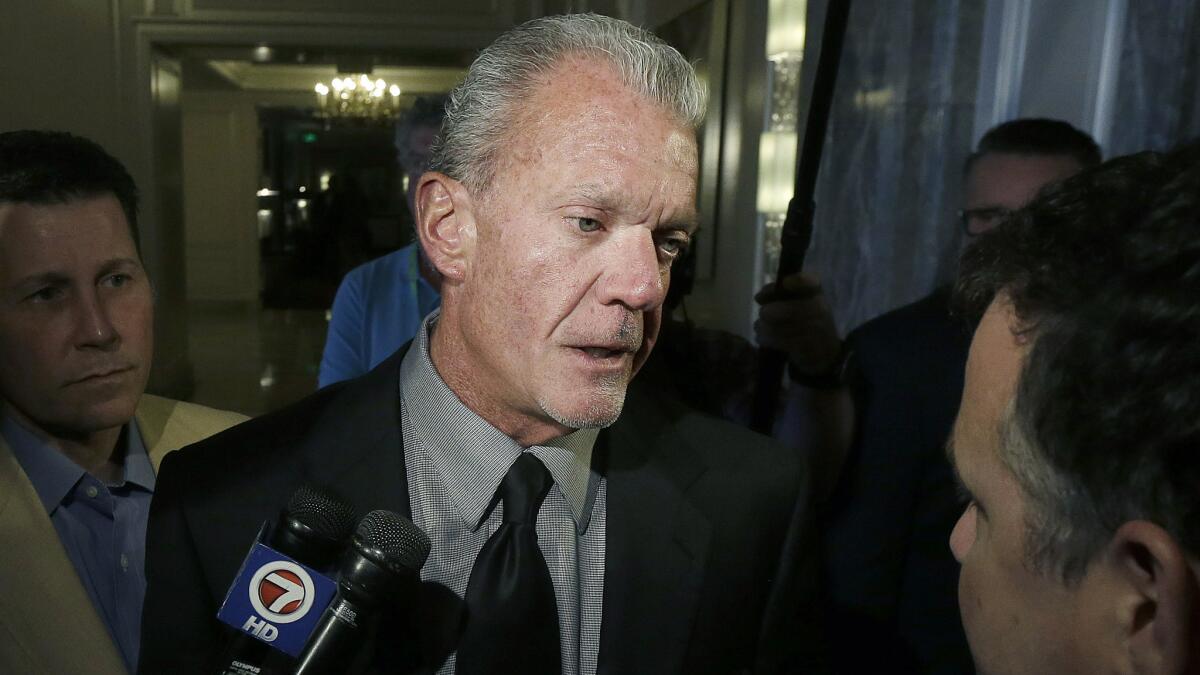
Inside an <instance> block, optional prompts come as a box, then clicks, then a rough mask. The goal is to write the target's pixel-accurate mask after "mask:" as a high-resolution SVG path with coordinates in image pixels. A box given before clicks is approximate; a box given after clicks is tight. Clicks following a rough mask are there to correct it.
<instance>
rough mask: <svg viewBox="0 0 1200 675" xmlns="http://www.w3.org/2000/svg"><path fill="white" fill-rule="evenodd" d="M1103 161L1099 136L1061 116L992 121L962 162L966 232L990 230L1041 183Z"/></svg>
mask: <svg viewBox="0 0 1200 675" xmlns="http://www.w3.org/2000/svg"><path fill="white" fill-rule="evenodd" d="M1099 163H1100V146H1098V145H1096V141H1094V140H1092V137H1091V136H1088V135H1087V134H1085V133H1083V132H1082V131H1080V130H1078V129H1076V128H1075V127H1073V126H1071V125H1070V124H1067V123H1066V122H1063V121H1061V120H1049V119H1041V118H1031V119H1018V120H1012V121H1010V122H1005V123H1004V124H1000V125H997V126H995V127H993V128H992V129H991V130H989V131H988V132H987V133H986V134H984V135H983V138H981V139H979V145H978V147H977V148H976V149H975V152H973V153H971V155H970V157H968V158H967V161H966V162H965V164H964V166H963V180H964V182H965V184H966V202H965V205H964V207H963V209H962V212H961V213H960V216H959V217H960V220H961V221H962V226H963V230H964V232H965V233H966V234H967V236H968V237H975V236H978V235H980V234H983V233H984V232H987V231H988V230H990V229H991V228H993V227H995V226H996V225H997V224H998V223H1000V222H1001V221H1003V220H1004V219H1005V218H1006V217H1008V215H1009V214H1010V213H1012V212H1013V211H1014V210H1015V209H1017V208H1019V207H1021V206H1023V205H1024V204H1025V203H1027V202H1028V201H1029V200H1030V199H1032V198H1033V195H1035V194H1037V191H1038V190H1039V189H1040V188H1041V187H1042V186H1044V185H1048V184H1050V183H1053V182H1054V181H1056V180H1060V179H1062V178H1064V177H1066V176H1069V175H1071V174H1073V173H1075V172H1077V171H1079V170H1080V169H1081V168H1083V167H1088V166H1095V165H1097V164H1099Z"/></svg>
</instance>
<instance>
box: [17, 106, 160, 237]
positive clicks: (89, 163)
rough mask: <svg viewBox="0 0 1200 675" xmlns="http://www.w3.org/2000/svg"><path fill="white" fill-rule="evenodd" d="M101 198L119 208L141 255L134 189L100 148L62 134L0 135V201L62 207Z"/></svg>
mask: <svg viewBox="0 0 1200 675" xmlns="http://www.w3.org/2000/svg"><path fill="white" fill-rule="evenodd" d="M105 194H112V195H113V196H114V197H116V198H117V201H118V202H119V203H120V204H121V210H122V211H123V212H124V213H125V220H126V221H127V222H128V223H129V234H130V236H131V237H132V238H133V243H134V246H135V247H137V250H138V254H139V255H141V243H140V241H139V237H138V189H137V186H136V185H135V184H134V182H133V177H132V176H130V175H129V172H128V171H127V170H126V169H125V167H124V166H123V165H122V164H121V163H120V162H118V161H117V160H116V159H115V158H114V157H113V156H112V155H110V154H108V153H107V152H105V151H104V148H101V147H100V146H99V145H97V144H96V143H95V142H93V141H90V140H88V139H86V138H83V137H80V136H75V135H73V134H69V133H66V132H63V131H42V130H33V129H25V130H21V131H7V132H4V133H0V202H17V203H24V204H63V203H65V202H68V201H70V200H73V199H86V198H89V197H97V196H101V195H105Z"/></svg>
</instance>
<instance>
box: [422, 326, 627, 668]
mask: <svg viewBox="0 0 1200 675" xmlns="http://www.w3.org/2000/svg"><path fill="white" fill-rule="evenodd" d="M436 321H437V313H436V312H435V313H434V314H431V315H430V316H429V317H428V318H427V319H426V320H425V322H424V324H422V326H421V329H420V331H418V332H417V335H416V337H415V338H413V343H412V347H411V348H410V349H409V350H408V354H406V355H405V357H404V363H403V364H402V365H401V367H400V406H401V412H402V415H401V416H402V420H403V422H402V427H401V430H402V432H403V434H404V462H405V465H406V467H407V470H408V493H409V499H410V501H411V504H412V516H413V522H415V523H416V524H417V525H418V526H419V527H420V528H421V529H422V530H424V531H425V532H427V533H428V534H429V538H430V539H431V540H432V542H433V548H432V550H431V551H430V553H429V560H428V561H427V562H426V563H425V567H424V568H422V570H421V579H422V580H426V581H435V582H439V583H441V584H444V585H445V586H446V587H448V588H449V589H450V590H452V591H454V593H456V594H457V595H458V596H459V597H460V598H461V597H463V596H464V595H465V594H466V591H467V581H468V580H469V579H470V576H471V568H472V566H473V565H474V564H475V558H476V557H477V556H478V555H479V551H480V550H481V549H482V548H483V544H484V542H486V541H487V539H488V537H490V536H491V535H492V533H494V532H495V531H496V529H497V528H499V527H500V523H501V519H502V517H503V509H504V505H503V504H500V505H499V506H497V507H496V508H495V509H494V510H493V511H492V512H491V513H490V514H488V515H487V517H486V518H484V511H485V510H486V509H487V507H488V505H489V504H490V503H491V501H492V497H493V496H494V495H495V493H496V488H498V487H499V485H500V481H501V480H502V479H503V478H504V475H505V474H506V473H508V469H509V467H511V466H512V464H513V462H515V461H516V460H517V457H518V456H520V455H521V453H522V452H526V451H528V452H531V453H533V454H534V455H535V456H536V457H537V458H538V459H540V460H541V461H542V463H543V464H545V465H546V468H547V469H549V470H550V474H551V475H552V476H554V487H552V488H550V494H549V495H547V496H546V501H545V502H544V503H543V504H542V508H541V511H539V512H538V519H537V533H538V545H539V546H540V547H541V549H542V554H543V555H544V556H545V558H546V564H547V566H548V567H549V568H550V578H551V580H552V581H553V583H554V595H555V597H556V598H557V600H558V626H559V635H560V636H561V640H560V645H561V649H562V672H563V675H594V673H595V672H596V654H597V652H598V651H599V649H600V620H601V610H602V602H603V597H604V505H605V481H604V478H603V477H602V476H600V475H599V474H597V473H596V472H594V471H592V468H591V466H592V447H593V445H594V444H595V441H596V435H597V433H598V432H597V430H596V429H582V430H579V431H576V432H574V433H572V434H569V435H567V436H564V437H562V438H558V439H555V440H554V441H552V442H551V444H549V445H536V446H533V447H531V448H528V449H526V448H522V447H521V446H520V445H519V444H518V443H517V442H516V441H514V440H513V439H511V438H509V437H508V436H505V435H504V434H503V433H501V432H500V431H499V430H498V429H496V428H495V427H493V426H492V425H490V424H488V423H487V422H485V421H484V420H483V418H481V417H480V416H478V415H476V414H475V413H474V412H472V411H471V410H470V409H469V408H467V406H466V405H464V404H463V403H462V401H460V400H459V399H458V397H457V396H455V395H454V392H452V391H450V388H449V387H447V386H446V383H445V382H443V381H442V378H441V377H440V376H439V375H438V373H437V370H436V369H435V368H434V366H433V362H432V361H431V360H430V358H429V333H430V330H431V329H432V328H433V327H434V325H435V323H436ZM454 658H455V655H453V654H452V655H450V657H449V658H448V659H447V660H446V663H445V664H443V665H442V667H441V669H439V670H438V673H439V674H452V673H454Z"/></svg>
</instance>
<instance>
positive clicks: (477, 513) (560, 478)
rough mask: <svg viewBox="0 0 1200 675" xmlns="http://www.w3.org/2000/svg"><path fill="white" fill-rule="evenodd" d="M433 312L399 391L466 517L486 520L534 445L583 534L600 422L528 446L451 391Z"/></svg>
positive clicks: (403, 370)
mask: <svg viewBox="0 0 1200 675" xmlns="http://www.w3.org/2000/svg"><path fill="white" fill-rule="evenodd" d="M439 314H440V312H439V311H434V312H433V313H432V314H430V315H429V316H428V317H427V318H426V319H425V321H424V322H422V324H421V328H420V330H418V331H417V335H416V336H415V337H414V338H413V343H412V346H411V347H410V348H409V350H408V354H406V355H405V357H404V362H403V363H402V364H401V366H400V390H401V391H400V395H401V399H402V405H403V408H404V411H405V413H407V414H408V415H409V416H410V420H411V426H410V428H411V429H412V430H413V432H414V435H415V436H416V437H417V438H415V439H406V441H407V442H416V443H417V444H418V445H419V446H420V447H421V448H422V449H423V450H424V452H425V453H426V454H427V455H428V456H429V459H430V461H431V462H432V463H433V466H434V469H435V470H436V471H437V474H438V476H440V477H441V479H442V482H443V483H444V484H445V486H446V493H447V495H448V496H449V497H450V500H451V501H452V502H453V503H454V505H455V507H456V508H457V509H458V511H459V514H460V515H461V516H462V518H463V520H464V521H465V522H467V523H469V524H470V525H471V526H472V527H476V528H477V527H479V526H480V525H481V524H482V523H483V519H484V517H485V516H486V515H487V513H488V510H489V509H488V507H489V506H491V503H492V497H493V496H494V495H495V493H496V489H497V488H498V487H499V486H500V481H501V480H503V478H504V476H505V474H507V473H508V469H509V467H511V466H512V465H513V462H515V461H516V460H517V458H518V457H519V456H520V455H521V453H523V452H525V451H526V450H528V452H530V453H532V454H533V455H534V456H536V457H537V458H538V459H540V460H541V461H542V463H543V464H545V465H546V468H547V469H549V471H550V475H551V476H553V477H554V484H555V485H557V486H558V489H559V491H560V492H561V493H562V495H563V497H564V498H565V499H566V501H567V503H568V504H569V505H570V508H571V514H572V516H573V517H574V519H575V526H576V528H577V530H578V531H579V532H580V533H581V534H582V533H583V532H586V531H587V527H588V524H589V522H590V520H591V512H592V504H593V503H594V501H595V498H596V491H597V489H598V487H599V475H598V474H597V473H595V472H594V471H592V450H593V448H594V446H595V442H596V437H597V435H599V430H598V429H580V430H578V431H574V432H572V433H570V434H567V435H565V436H561V437H559V438H556V439H554V440H552V441H549V442H548V443H546V444H545V445H535V446H532V447H530V448H524V447H522V446H521V445H520V444H519V443H517V442H516V441H514V440H513V439H511V438H509V437H508V436H506V435H504V433H503V432H501V431H500V430H499V429H497V428H496V427H494V426H492V425H491V424H489V423H488V422H487V421H486V420H484V419H483V418H482V417H480V416H479V415H477V414H476V413H475V412H474V411H473V410H471V409H470V408H468V407H467V406H466V405H465V404H464V403H463V402H462V401H461V400H459V398H458V396H456V395H455V394H454V392H453V391H451V389H450V387H448V386H447V385H446V383H445V381H444V380H442V378H441V376H440V375H439V374H438V372H437V369H436V368H435V367H434V365H433V360H432V359H431V358H430V356H429V334H430V332H431V330H432V329H433V327H434V326H435V325H436V323H437V318H438V315H439Z"/></svg>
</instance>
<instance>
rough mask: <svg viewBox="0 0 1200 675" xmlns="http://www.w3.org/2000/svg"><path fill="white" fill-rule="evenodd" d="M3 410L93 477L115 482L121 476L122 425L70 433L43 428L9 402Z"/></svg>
mask: <svg viewBox="0 0 1200 675" xmlns="http://www.w3.org/2000/svg"><path fill="white" fill-rule="evenodd" d="M5 413H6V414H8V415H11V416H12V417H13V419H15V420H16V421H17V423H19V424H20V425H21V426H23V427H25V428H26V429H28V430H29V431H30V432H32V433H33V434H34V435H35V436H37V437H38V438H40V439H42V441H44V442H45V443H46V444H47V445H49V446H51V447H53V448H54V449H56V450H58V451H59V452H61V453H62V454H63V455H65V456H66V458H67V459H69V460H71V461H72V462H75V463H76V464H78V465H79V466H81V467H83V470H84V471H87V472H88V473H89V474H91V475H93V476H95V477H96V478H97V479H99V480H101V481H103V482H105V483H115V482H117V481H118V480H120V478H121V477H122V476H123V475H124V473H125V454H124V453H123V452H121V447H120V445H119V443H118V442H119V441H120V439H121V432H122V430H124V428H125V427H124V425H122V426H119V427H113V428H111V429H101V430H99V431H91V432H74V431H69V430H65V429H47V428H46V427H44V426H42V425H40V424H38V423H36V422H34V421H33V420H31V419H29V418H28V417H27V416H26V415H25V414H24V413H22V412H21V411H19V410H17V409H16V408H13V407H12V406H11V405H10V406H6V407H5Z"/></svg>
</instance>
